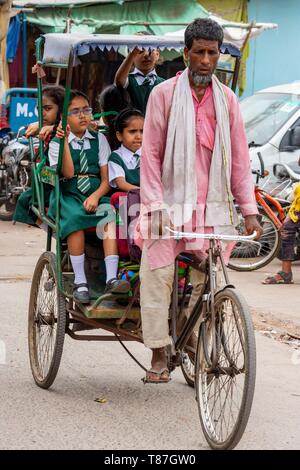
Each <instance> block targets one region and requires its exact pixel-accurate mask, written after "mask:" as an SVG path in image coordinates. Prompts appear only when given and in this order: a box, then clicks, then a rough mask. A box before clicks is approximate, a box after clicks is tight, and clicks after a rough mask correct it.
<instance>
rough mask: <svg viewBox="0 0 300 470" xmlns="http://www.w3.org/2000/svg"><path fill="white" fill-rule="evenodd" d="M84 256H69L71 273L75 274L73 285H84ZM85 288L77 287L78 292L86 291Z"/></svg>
mask: <svg viewBox="0 0 300 470" xmlns="http://www.w3.org/2000/svg"><path fill="white" fill-rule="evenodd" d="M84 256H85V255H84V254H83V255H79V256H74V255H70V259H71V263H72V267H73V271H74V274H75V279H74V283H75V284H82V283H86V282H87V280H86V276H85V272H84ZM87 290H88V288H87V287H79V288H78V292H82V291H87Z"/></svg>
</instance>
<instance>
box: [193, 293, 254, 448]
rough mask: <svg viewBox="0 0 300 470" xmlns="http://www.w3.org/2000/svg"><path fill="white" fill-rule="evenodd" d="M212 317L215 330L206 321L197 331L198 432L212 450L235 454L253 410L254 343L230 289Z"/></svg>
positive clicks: (247, 320)
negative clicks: (214, 344) (214, 350)
mask: <svg viewBox="0 0 300 470" xmlns="http://www.w3.org/2000/svg"><path fill="white" fill-rule="evenodd" d="M215 315H216V316H215V325H212V320H211V317H210V316H208V317H207V319H206V320H205V321H204V322H203V323H202V324H201V327H200V334H199V338H198V348H197V355H196V367H195V379H196V384H195V386H196V397H197V402H198V410H199V417H200V422H201V426H202V430H203V432H204V435H205V438H206V440H207V442H208V443H209V445H210V447H212V448H213V449H233V448H234V447H235V446H236V445H237V443H238V442H239V440H240V439H241V437H242V435H243V432H244V430H245V427H246V425H247V422H248V418H249V414H250V410H251V406H252V400H253V394H254V387H255V375H256V352H255V338H254V331H253V325H252V320H251V316H250V312H249V309H248V306H247V304H246V302H245V300H244V299H243V297H241V296H240V294H238V293H237V292H236V291H235V290H234V289H231V288H226V289H224V290H223V291H221V292H219V293H218V294H217V295H216V297H215ZM213 341H215V343H216V352H217V357H216V361H215V362H214V361H213V357H212V356H213V347H212V345H213Z"/></svg>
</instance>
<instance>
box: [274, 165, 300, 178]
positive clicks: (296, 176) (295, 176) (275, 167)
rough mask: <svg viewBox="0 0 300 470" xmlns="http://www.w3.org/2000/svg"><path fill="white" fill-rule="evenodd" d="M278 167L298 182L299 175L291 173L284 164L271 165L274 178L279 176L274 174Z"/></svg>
mask: <svg viewBox="0 0 300 470" xmlns="http://www.w3.org/2000/svg"><path fill="white" fill-rule="evenodd" d="M280 166H281V167H282V168H284V169H285V171H286V172H287V174H288V176H289V177H290V178H291V179H292V180H294V181H300V174H299V173H296V172H295V171H293V170H292V169H291V168H290V167H289V166H288V165H287V164H286V163H275V165H273V173H274V175H275V176H279V175H277V174H276V173H277V168H278V167H280Z"/></svg>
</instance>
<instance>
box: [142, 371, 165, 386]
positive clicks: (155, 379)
mask: <svg viewBox="0 0 300 470" xmlns="http://www.w3.org/2000/svg"><path fill="white" fill-rule="evenodd" d="M170 380H171V376H170V372H169V369H168V368H167V367H163V368H162V369H160V370H154V369H149V370H147V372H146V376H145V377H143V378H142V381H143V382H144V383H145V384H146V383H149V384H162V383H168V382H170Z"/></svg>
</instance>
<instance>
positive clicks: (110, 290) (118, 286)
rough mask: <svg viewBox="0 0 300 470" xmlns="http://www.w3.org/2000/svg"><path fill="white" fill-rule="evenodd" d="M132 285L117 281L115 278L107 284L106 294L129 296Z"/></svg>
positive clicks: (120, 280)
mask: <svg viewBox="0 0 300 470" xmlns="http://www.w3.org/2000/svg"><path fill="white" fill-rule="evenodd" d="M130 288H131V286H130V283H129V282H128V281H125V280H122V279H117V278H116V277H114V278H113V279H110V280H109V281H107V283H106V287H105V291H104V293H105V294H127V292H129V291H130Z"/></svg>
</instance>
